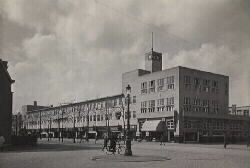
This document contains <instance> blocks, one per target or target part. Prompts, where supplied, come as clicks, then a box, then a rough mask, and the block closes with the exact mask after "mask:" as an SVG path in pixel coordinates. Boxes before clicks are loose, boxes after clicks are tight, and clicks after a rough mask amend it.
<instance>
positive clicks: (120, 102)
mask: <svg viewBox="0 0 250 168" xmlns="http://www.w3.org/2000/svg"><path fill="white" fill-rule="evenodd" d="M119 105H122V98H121V97H120V98H119Z"/></svg>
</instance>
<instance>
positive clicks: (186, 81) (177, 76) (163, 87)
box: [122, 50, 247, 142]
mask: <svg viewBox="0 0 250 168" xmlns="http://www.w3.org/2000/svg"><path fill="white" fill-rule="evenodd" d="M161 67H162V54H161V53H158V52H155V51H153V50H152V51H150V52H149V53H147V54H145V70H142V69H137V70H134V71H131V72H127V73H124V74H123V75H122V88H123V93H125V88H126V86H127V85H128V84H129V85H130V86H131V88H132V89H131V98H132V104H131V110H132V111H136V115H137V119H138V127H137V128H138V129H137V132H138V133H137V134H138V135H140V136H141V137H142V138H146V139H147V138H148V139H159V138H160V137H161V136H162V135H164V136H166V137H167V139H168V141H172V140H173V141H176V142H183V141H201V139H205V138H206V139H209V137H212V138H213V137H218V136H220V137H223V136H225V134H230V135H231V133H230V131H232V130H231V129H230V128H231V125H230V124H231V122H229V120H234V119H235V120H236V118H235V117H232V116H230V115H229V114H228V102H229V77H228V76H225V75H220V74H215V73H211V72H205V71H200V70H195V69H191V68H186V67H181V66H178V67H173V68H170V69H165V70H162V68H161ZM242 120H244V119H242ZM246 120H247V119H246ZM242 127H244V125H242ZM246 134H247V132H243V133H242V136H243V135H244V136H246ZM210 139H211V138H210Z"/></svg>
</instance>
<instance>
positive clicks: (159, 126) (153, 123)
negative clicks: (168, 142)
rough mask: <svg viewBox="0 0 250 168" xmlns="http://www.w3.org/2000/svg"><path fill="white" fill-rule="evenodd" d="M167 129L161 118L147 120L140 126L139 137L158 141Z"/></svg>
mask: <svg viewBox="0 0 250 168" xmlns="http://www.w3.org/2000/svg"><path fill="white" fill-rule="evenodd" d="M166 130H167V128H166V124H165V122H164V121H162V120H147V121H145V122H144V123H143V125H142V128H141V138H142V139H145V140H147V141H159V140H160V139H161V137H162V136H164V135H165V134H164V133H165V131H166Z"/></svg>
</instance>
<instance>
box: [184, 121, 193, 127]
mask: <svg viewBox="0 0 250 168" xmlns="http://www.w3.org/2000/svg"><path fill="white" fill-rule="evenodd" d="M184 128H192V122H191V121H190V120H185V121H184Z"/></svg>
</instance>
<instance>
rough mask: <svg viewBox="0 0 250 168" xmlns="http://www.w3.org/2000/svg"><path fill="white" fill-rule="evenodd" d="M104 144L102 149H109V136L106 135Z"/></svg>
mask: <svg viewBox="0 0 250 168" xmlns="http://www.w3.org/2000/svg"><path fill="white" fill-rule="evenodd" d="M103 140H104V142H103V147H102V151H103V150H104V149H105V148H106V149H107V147H108V137H107V135H104V139H103Z"/></svg>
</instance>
